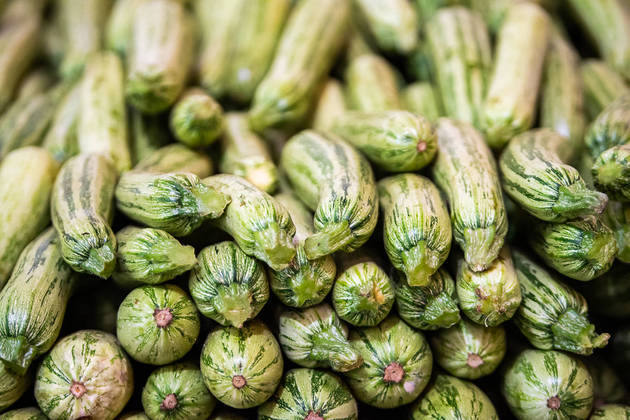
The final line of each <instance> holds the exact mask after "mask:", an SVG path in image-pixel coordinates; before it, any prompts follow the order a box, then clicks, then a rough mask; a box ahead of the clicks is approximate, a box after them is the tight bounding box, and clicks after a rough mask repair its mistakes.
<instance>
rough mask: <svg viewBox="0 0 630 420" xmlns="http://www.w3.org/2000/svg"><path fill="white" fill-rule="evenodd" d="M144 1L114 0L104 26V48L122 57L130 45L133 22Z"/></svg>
mask: <svg viewBox="0 0 630 420" xmlns="http://www.w3.org/2000/svg"><path fill="white" fill-rule="evenodd" d="M144 1H146V0H116V1H115V2H114V5H113V6H112V10H111V13H110V14H109V17H108V18H107V23H106V24H105V46H106V47H107V48H108V49H110V50H112V51H114V52H116V53H117V54H118V55H119V56H121V57H124V56H125V55H126V54H127V52H128V50H129V45H130V44H131V36H132V29H133V20H134V16H135V13H136V10H137V9H138V6H140V5H141V4H142V3H143V2H144Z"/></svg>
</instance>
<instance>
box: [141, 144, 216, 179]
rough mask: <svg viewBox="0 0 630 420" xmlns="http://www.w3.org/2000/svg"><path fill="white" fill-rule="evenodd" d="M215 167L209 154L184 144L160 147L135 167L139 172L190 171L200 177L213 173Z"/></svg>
mask: <svg viewBox="0 0 630 420" xmlns="http://www.w3.org/2000/svg"><path fill="white" fill-rule="evenodd" d="M213 169H214V168H213V167H212V160H210V158H209V157H208V155H206V154H205V153H203V152H199V151H195V150H192V149H189V148H188V147H186V146H184V145H183V144H169V145H167V146H164V147H160V148H159V149H156V150H155V151H153V152H151V153H150V154H148V155H147V156H145V157H144V158H143V159H141V160H140V161H138V163H137V164H136V166H134V168H133V170H134V171H138V172H157V173H168V172H190V173H192V174H194V175H197V176H198V177H199V178H206V177H208V176H210V175H212V172H213Z"/></svg>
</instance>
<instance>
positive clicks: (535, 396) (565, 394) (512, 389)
mask: <svg viewBox="0 0 630 420" xmlns="http://www.w3.org/2000/svg"><path fill="white" fill-rule="evenodd" d="M502 391H503V396H504V397H505V399H506V400H507V403H508V406H509V407H510V411H512V414H514V415H515V416H516V418H518V419H519V420H525V419H541V420H555V419H586V418H587V416H588V415H589V413H590V411H591V406H592V404H593V382H592V379H591V375H590V374H589V373H588V370H587V369H586V366H584V364H583V363H582V362H581V361H580V360H578V359H576V358H575V357H571V356H568V355H566V354H564V353H561V352H558V351H542V350H525V351H524V352H522V353H521V354H520V355H519V356H518V357H517V358H516V360H515V361H514V362H513V363H512V364H511V365H510V366H509V367H508V369H507V371H506V373H505V377H504V381H503V387H502Z"/></svg>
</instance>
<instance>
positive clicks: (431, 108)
mask: <svg viewBox="0 0 630 420" xmlns="http://www.w3.org/2000/svg"><path fill="white" fill-rule="evenodd" d="M400 99H401V101H402V105H403V108H404V109H406V110H407V111H410V112H413V113H414V114H419V115H422V116H423V117H425V118H426V119H428V120H429V121H435V120H437V119H438V118H439V117H440V116H442V115H443V114H444V112H443V111H442V104H441V102H439V101H438V97H437V94H436V92H435V89H434V88H433V86H432V85H431V84H430V83H428V82H416V83H412V84H410V85H407V87H406V88H404V89H403V90H402V91H401V92H400Z"/></svg>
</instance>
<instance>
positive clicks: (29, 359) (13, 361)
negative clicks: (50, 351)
mask: <svg viewBox="0 0 630 420" xmlns="http://www.w3.org/2000/svg"><path fill="white" fill-rule="evenodd" d="M37 356H39V354H38V351H37V348H36V347H34V346H32V345H31V344H30V343H29V342H28V341H27V339H26V337H24V336H18V337H0V359H1V360H2V361H3V362H4V363H6V364H7V365H8V366H9V367H10V368H11V370H13V371H15V372H16V373H19V374H20V375H24V374H25V373H26V371H27V370H28V368H29V366H30V365H31V363H33V361H34V360H35V358H37Z"/></svg>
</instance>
